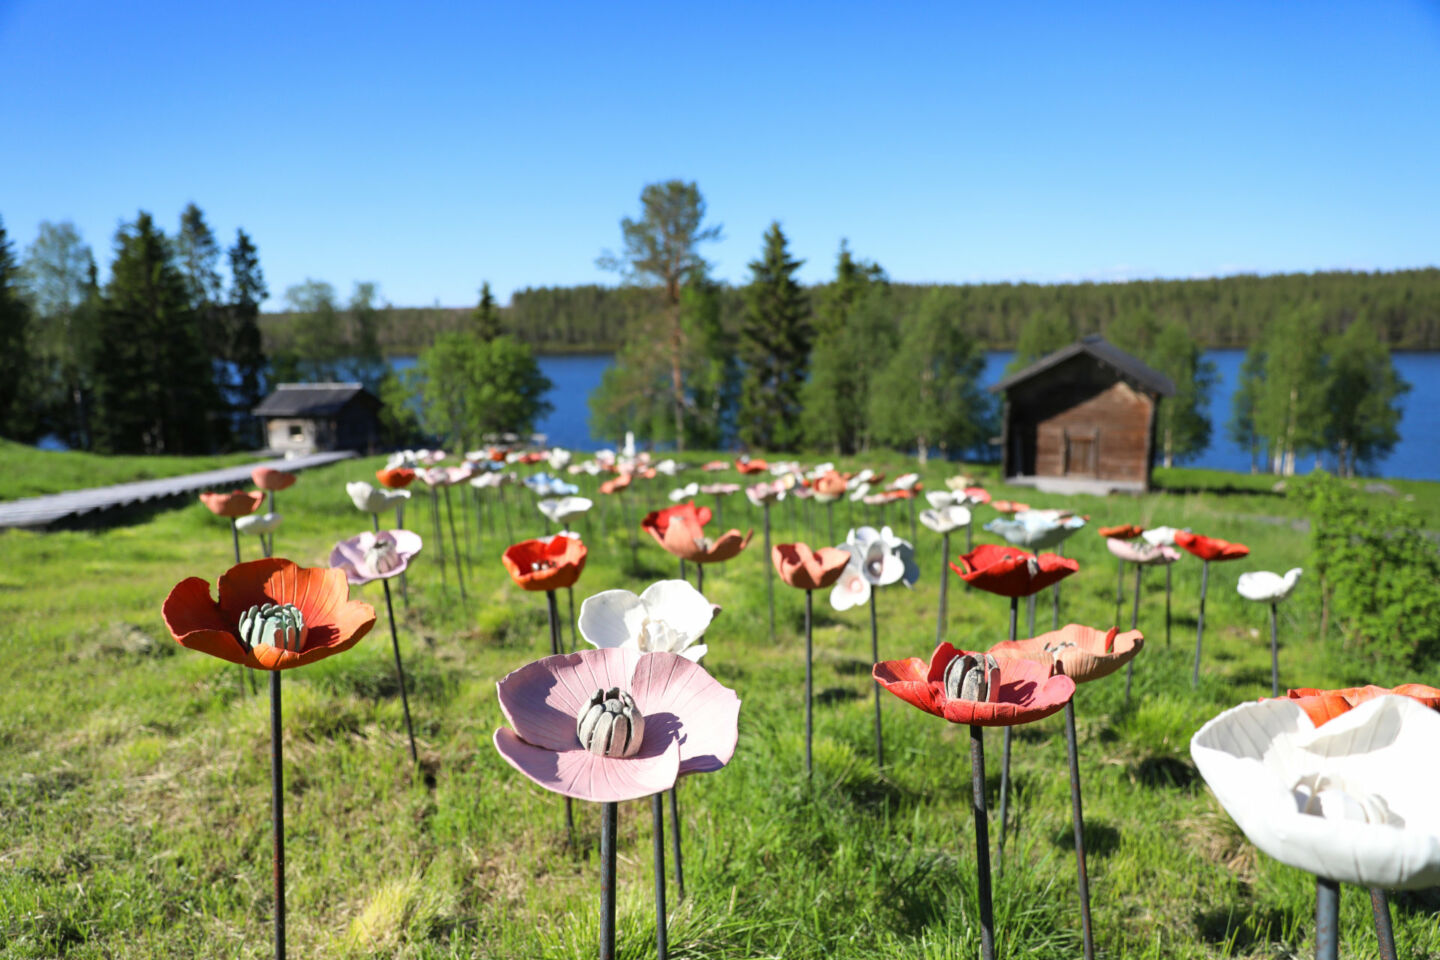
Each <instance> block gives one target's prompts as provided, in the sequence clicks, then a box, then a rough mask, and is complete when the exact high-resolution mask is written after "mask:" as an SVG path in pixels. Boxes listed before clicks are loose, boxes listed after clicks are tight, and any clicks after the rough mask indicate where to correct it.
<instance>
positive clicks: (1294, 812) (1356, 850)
mask: <svg viewBox="0 0 1440 960" xmlns="http://www.w3.org/2000/svg"><path fill="white" fill-rule="evenodd" d="M1436 743H1440V715H1437V714H1436V713H1435V711H1433V710H1431V709H1429V708H1427V707H1426V706H1424V705H1423V704H1421V703H1418V702H1417V701H1415V700H1412V699H1410V698H1408V697H1395V696H1380V697H1376V698H1375V699H1373V700H1370V701H1367V702H1365V703H1362V704H1360V705H1359V706H1357V707H1355V708H1354V709H1353V710H1350V711H1347V712H1346V713H1343V714H1341V715H1340V716H1338V717H1336V718H1334V719H1333V720H1330V721H1329V722H1327V723H1325V724H1324V725H1323V726H1321V727H1318V728H1317V727H1316V726H1315V724H1314V723H1313V722H1312V721H1311V719H1310V717H1309V716H1307V714H1306V712H1305V710H1304V709H1302V708H1301V706H1300V704H1298V703H1296V702H1294V701H1291V700H1282V699H1275V700H1264V701H1261V702H1259V703H1246V704H1241V705H1240V706H1238V707H1232V708H1231V709H1229V710H1226V711H1225V712H1224V713H1222V714H1220V715H1219V716H1218V717H1216V718H1215V719H1213V720H1211V721H1210V722H1209V723H1207V724H1205V726H1203V727H1201V728H1200V731H1199V732H1198V733H1196V734H1195V736H1194V737H1193V738H1192V739H1191V741H1190V756H1191V757H1192V758H1193V759H1194V761H1195V766H1196V767H1197V768H1198V769H1199V771H1200V775H1201V776H1203V777H1204V778H1205V782H1206V783H1207V784H1209V786H1210V789H1211V790H1212V791H1214V793H1215V797H1216V799H1218V800H1219V801H1220V804H1221V806H1223V807H1224V808H1225V812H1226V813H1228V814H1230V816H1231V817H1232V818H1233V819H1234V820H1235V822H1236V823H1237V824H1238V825H1239V826H1240V829H1241V830H1243V831H1244V832H1245V836H1247V837H1248V838H1249V839H1250V842H1251V843H1253V844H1255V846H1257V847H1259V848H1260V849H1261V850H1262V851H1264V852H1265V853H1267V854H1269V855H1270V856H1272V857H1274V858H1275V859H1276V860H1279V861H1280V862H1282V863H1286V864H1289V865H1290V866H1292V867H1298V868H1300V869H1301V870H1305V871H1308V872H1310V873H1313V874H1315V875H1316V876H1320V877H1326V878H1328V879H1330V880H1335V881H1339V882H1341V883H1351V884H1355V885H1357V886H1362V887H1381V888H1384V889H1388V890H1410V889H1417V888H1421V887H1433V886H1435V885H1437V884H1440V806H1437V805H1436V803H1435V797H1436V796H1437V795H1440V764H1436V763H1435V762H1434V757H1435V744H1436Z"/></svg>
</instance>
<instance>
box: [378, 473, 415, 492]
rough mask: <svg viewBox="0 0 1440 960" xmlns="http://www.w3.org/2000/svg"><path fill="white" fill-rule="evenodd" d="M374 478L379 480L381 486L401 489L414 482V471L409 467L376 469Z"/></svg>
mask: <svg viewBox="0 0 1440 960" xmlns="http://www.w3.org/2000/svg"><path fill="white" fill-rule="evenodd" d="M375 479H376V480H379V481H380V485H381V486H382V487H389V488H390V489H391V490H403V489H404V488H406V487H408V486H410V484H412V483H414V482H415V471H414V470H411V469H410V468H409V467H391V468H390V469H388V470H376V471H375Z"/></svg>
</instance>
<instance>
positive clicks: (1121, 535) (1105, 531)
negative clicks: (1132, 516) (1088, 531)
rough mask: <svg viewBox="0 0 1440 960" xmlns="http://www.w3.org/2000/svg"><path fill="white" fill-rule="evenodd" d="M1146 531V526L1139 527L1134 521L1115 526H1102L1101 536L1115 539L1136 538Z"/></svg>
mask: <svg viewBox="0 0 1440 960" xmlns="http://www.w3.org/2000/svg"><path fill="white" fill-rule="evenodd" d="M1144 532H1145V528H1144V527H1137V526H1135V524H1133V523H1122V524H1120V525H1119V526H1115V527H1101V528H1100V536H1102V537H1105V538H1106V539H1114V540H1134V539H1135V538H1136V537H1138V536H1140V534H1142V533H1144Z"/></svg>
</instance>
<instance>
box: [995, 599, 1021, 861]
mask: <svg viewBox="0 0 1440 960" xmlns="http://www.w3.org/2000/svg"><path fill="white" fill-rule="evenodd" d="M1019 621H1020V598H1019V597H1011V598H1010V640H1012V641H1013V640H1015V639H1016V634H1017V632H1018V630H1019V627H1020V623H1019ZM1012 737H1013V734H1012V732H1011V728H1010V727H1006V728H1005V748H1004V750H1003V751H1002V752H1001V756H1000V842H999V844H997V851H996V852H997V857H998V859H999V860H1000V865H1001V868H1002V869H1003V868H1004V865H1005V820H1006V817H1005V814H1006V813H1007V812H1008V810H1009V808H1010V741H1011V739H1012Z"/></svg>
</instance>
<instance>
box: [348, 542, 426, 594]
mask: <svg viewBox="0 0 1440 960" xmlns="http://www.w3.org/2000/svg"><path fill="white" fill-rule="evenodd" d="M421 546H423V542H422V541H421V539H420V534H418V533H416V532H414V531H413V530H381V531H380V532H379V533H371V532H369V531H368V530H367V531H366V532H365V533H362V534H360V535H359V536H355V537H351V538H350V539H349V540H341V541H340V542H339V543H337V544H335V549H333V550H331V551H330V566H332V567H336V568H338V569H341V570H344V571H345V579H347V580H349V581H350V583H351V585H352V586H359V585H361V584H365V583H370V582H371V581H373V580H388V579H389V578H391V577H397V576H399V575H400V574H402V573H404V572H405V568H406V567H407V566H409V565H410V560H411V558H412V557H414V556H415V555H416V554H417V553H419V552H420V548H421Z"/></svg>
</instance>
